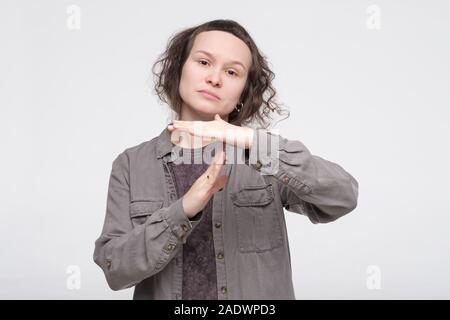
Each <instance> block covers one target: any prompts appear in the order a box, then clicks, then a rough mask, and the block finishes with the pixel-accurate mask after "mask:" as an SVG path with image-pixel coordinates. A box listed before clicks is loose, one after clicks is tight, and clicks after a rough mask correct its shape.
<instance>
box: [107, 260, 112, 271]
mask: <svg viewBox="0 0 450 320" xmlns="http://www.w3.org/2000/svg"><path fill="white" fill-rule="evenodd" d="M106 267H108V269H110V268H111V260H106Z"/></svg>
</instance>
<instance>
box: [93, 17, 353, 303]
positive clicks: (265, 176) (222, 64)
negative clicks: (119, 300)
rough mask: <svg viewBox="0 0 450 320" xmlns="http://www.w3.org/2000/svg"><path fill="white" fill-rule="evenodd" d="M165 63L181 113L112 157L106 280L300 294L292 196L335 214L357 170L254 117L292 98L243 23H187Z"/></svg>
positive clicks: (100, 258) (194, 290) (164, 293)
mask: <svg viewBox="0 0 450 320" xmlns="http://www.w3.org/2000/svg"><path fill="white" fill-rule="evenodd" d="M157 65H158V66H161V69H160V70H159V71H156V72H155V66H157ZM155 66H154V69H153V72H154V74H155V75H156V76H157V77H156V80H157V82H156V93H157V94H158V95H159V97H160V98H161V100H162V101H164V102H166V103H167V104H168V105H169V106H170V107H171V108H172V110H173V111H174V112H175V114H176V116H177V119H175V120H174V121H173V123H171V124H169V125H168V126H167V128H164V129H163V131H162V132H161V134H160V135H159V136H158V137H155V138H153V139H152V140H150V141H146V142H143V143H141V144H139V145H137V146H134V147H131V148H128V149H126V150H125V151H123V152H122V153H121V154H120V155H118V156H117V158H116V159H115V160H114V162H113V165H112V171H111V176H110V181H109V189H108V202H107V210H106V217H105V222H104V226H103V230H102V233H101V235H100V237H99V238H98V239H97V241H96V243H95V252H94V261H95V263H97V264H98V265H99V266H100V267H101V269H102V270H103V272H104V274H105V277H106V280H107V282H108V285H109V286H110V288H111V289H113V290H120V289H124V288H129V287H132V286H135V290H134V296H133V298H134V299H295V296H294V289H293V285H292V274H291V261H290V252H289V243H288V238H287V231H286V223H285V218H284V211H283V208H285V209H286V210H288V211H291V212H295V213H300V214H303V215H305V216H307V217H308V218H309V219H310V220H311V221H312V222H313V223H326V222H330V221H334V220H336V219H338V218H339V217H342V216H343V215H345V214H347V213H349V212H351V211H352V210H353V209H354V208H355V207H356V205H357V197H358V183H357V181H356V180H355V179H354V178H353V177H352V176H351V175H350V174H349V173H347V172H346V171H345V170H344V169H343V168H342V167H340V166H339V165H337V164H335V163H333V162H330V161H327V160H325V159H323V158H320V157H318V156H315V155H312V154H311V153H310V152H309V150H308V149H307V148H306V147H305V145H304V144H303V143H301V142H300V141H298V140H288V139H286V138H284V137H281V136H280V135H276V134H274V133H272V132H269V131H268V130H266V129H265V128H261V127H259V128H255V129H252V128H251V127H249V126H245V125H244V124H249V123H252V121H253V120H257V121H258V122H260V123H262V125H263V126H266V124H267V122H266V120H267V119H268V117H269V116H268V114H269V113H270V112H272V111H277V112H279V113H280V112H281V111H282V109H281V108H280V107H279V106H278V104H276V103H275V102H273V101H271V100H272V98H273V96H274V95H275V90H274V89H273V88H272V86H271V80H272V78H273V73H272V72H271V71H270V70H269V68H268V66H267V63H266V60H265V59H264V58H263V57H262V55H261V54H260V53H259V51H258V48H257V47H256V45H255V43H254V41H253V40H252V39H251V37H250V36H249V35H248V33H247V32H246V31H245V29H244V28H243V27H242V26H240V25H239V24H238V23H236V22H234V21H230V20H215V21H210V22H207V23H204V24H202V25H199V26H197V27H193V28H190V29H187V30H184V31H182V32H179V33H178V34H176V35H175V36H174V37H173V38H172V40H171V41H170V42H169V44H168V48H167V50H166V52H165V54H164V55H163V57H162V58H161V59H159V60H158V61H157V63H155ZM267 93H269V98H268V99H265V98H264V95H265V94H267ZM269 142H270V143H269ZM224 146H225V150H224ZM191 151H193V152H191ZM213 155H214V158H213V159H212V161H210V159H211V157H212V156H213ZM236 155H238V156H236ZM208 156H210V157H208ZM180 160H181V161H180ZM225 160H226V161H225ZM240 160H242V161H240ZM192 162H194V163H192Z"/></svg>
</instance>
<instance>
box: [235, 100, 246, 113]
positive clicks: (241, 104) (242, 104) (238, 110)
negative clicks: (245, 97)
mask: <svg viewBox="0 0 450 320" xmlns="http://www.w3.org/2000/svg"><path fill="white" fill-rule="evenodd" d="M239 105H240V106H241V107H240V108H239V109H238V108H237V105H236V106H235V107H234V109H235V110H236V111H237V112H240V111H241V109H242V107H243V106H244V103H243V102H241V103H239Z"/></svg>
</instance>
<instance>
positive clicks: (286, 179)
mask: <svg viewBox="0 0 450 320" xmlns="http://www.w3.org/2000/svg"><path fill="white" fill-rule="evenodd" d="M288 182H289V177H288V176H285V177H283V183H286V184H287V183H288Z"/></svg>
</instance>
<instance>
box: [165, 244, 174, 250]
mask: <svg viewBox="0 0 450 320" xmlns="http://www.w3.org/2000/svg"><path fill="white" fill-rule="evenodd" d="M173 248H175V245H174V244H172V243H169V244H168V245H167V247H166V249H167V250H169V251H172V250H173Z"/></svg>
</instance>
